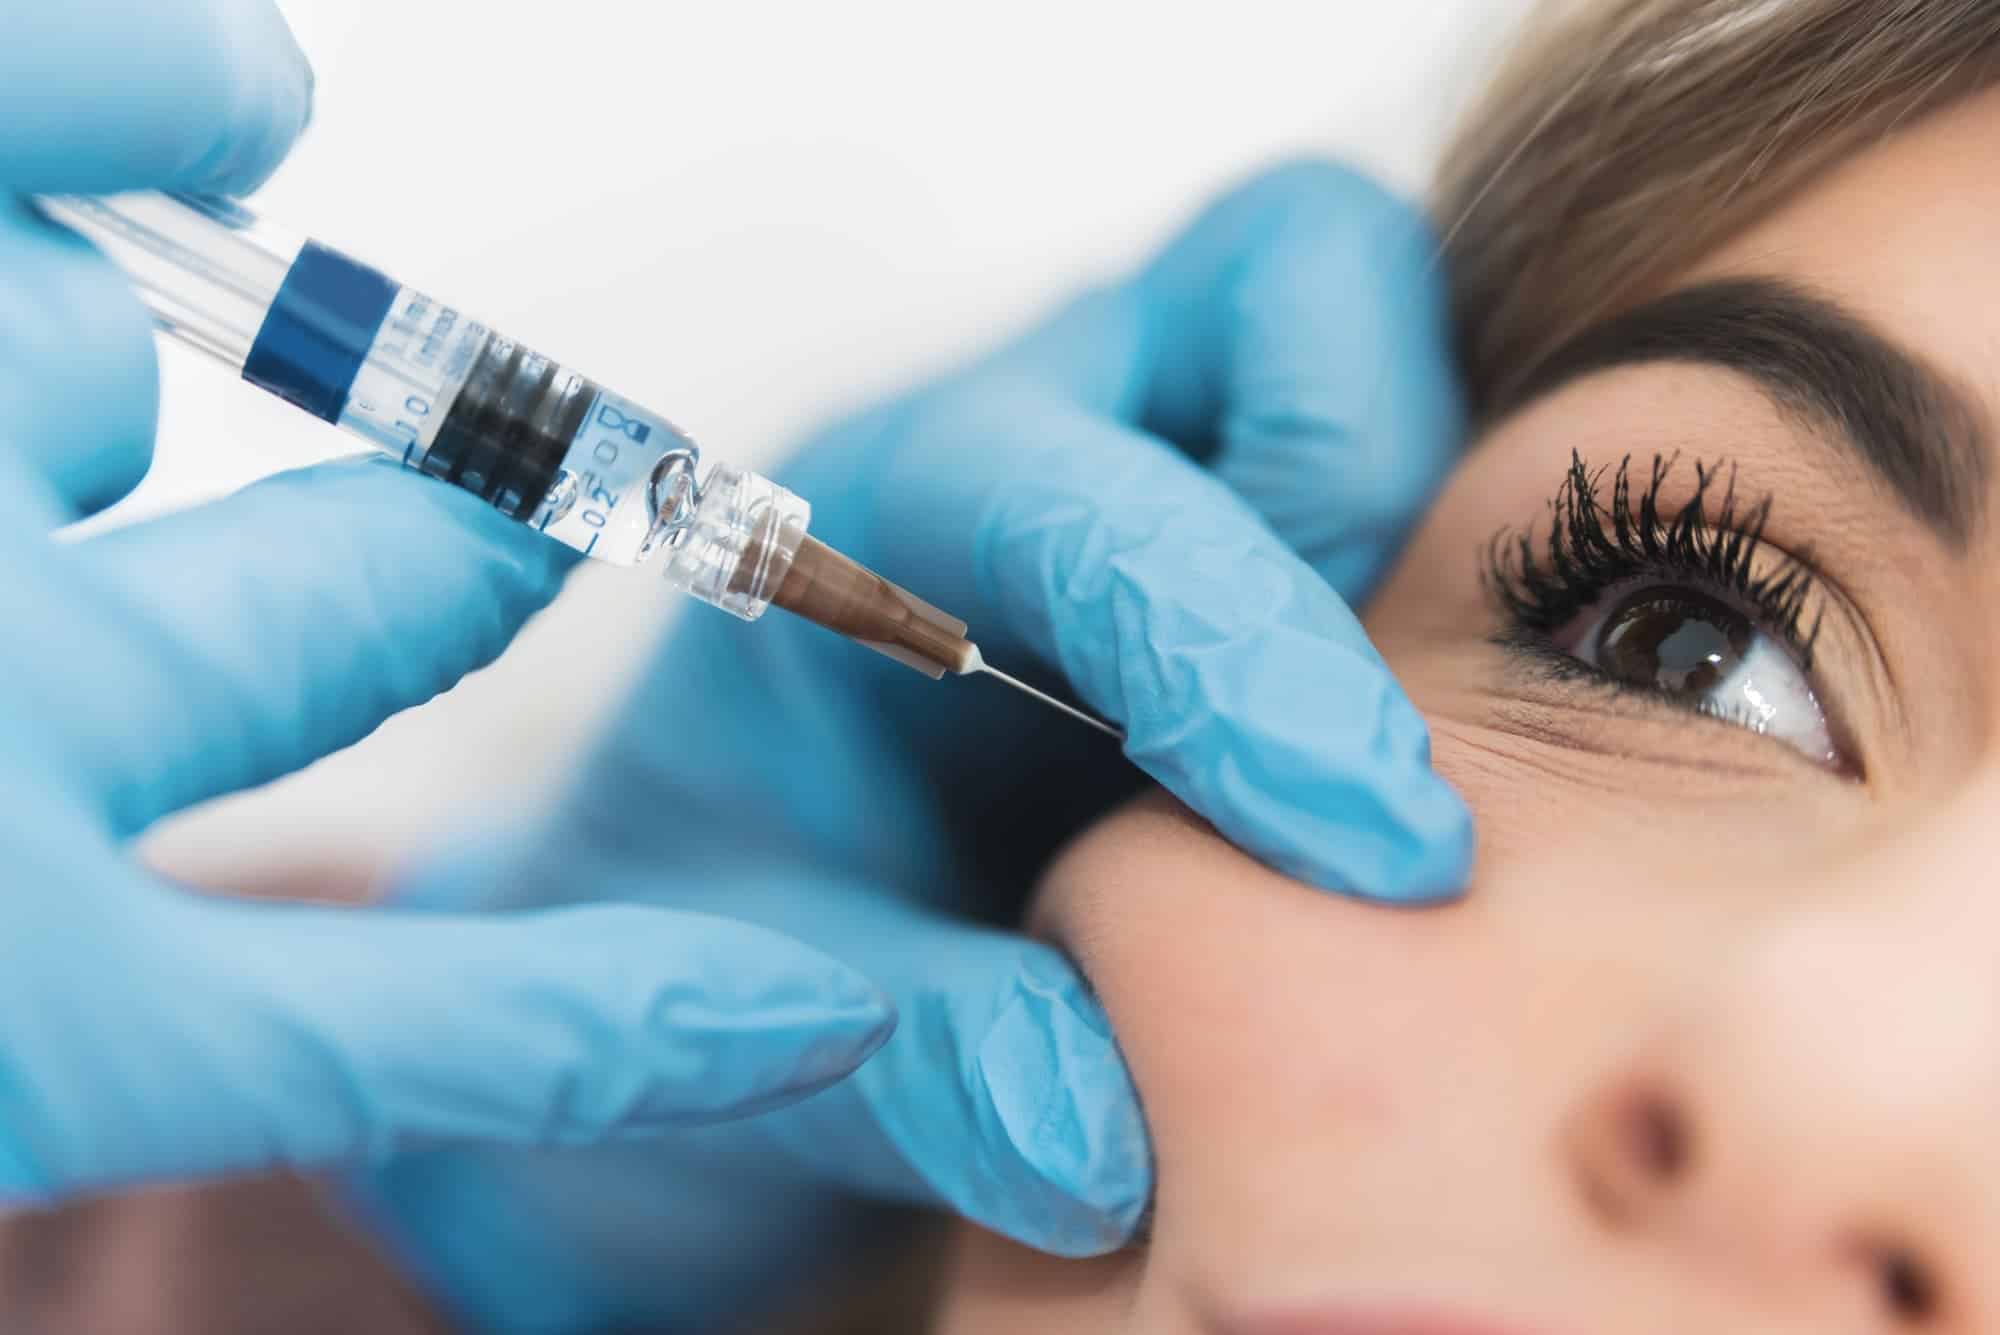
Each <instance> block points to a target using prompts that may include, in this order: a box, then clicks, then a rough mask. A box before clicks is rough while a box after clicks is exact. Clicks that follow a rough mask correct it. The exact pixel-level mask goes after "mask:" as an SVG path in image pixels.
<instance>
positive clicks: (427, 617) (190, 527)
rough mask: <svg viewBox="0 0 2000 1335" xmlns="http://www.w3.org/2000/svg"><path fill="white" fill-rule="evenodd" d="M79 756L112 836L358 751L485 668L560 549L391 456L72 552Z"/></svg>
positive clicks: (348, 464) (532, 604) (531, 606)
mask: <svg viewBox="0 0 2000 1335" xmlns="http://www.w3.org/2000/svg"><path fill="white" fill-rule="evenodd" d="M75 555H76V558H77V560H78V561H79V562H80V563H81V565H82V569H83V572H84V574H85V576H86V578H87V581H88V583H89V585H90V586H91V587H92V588H93V589H95V590H96V592H97V593H98V594H99V595H100V596H99V597H98V599H97V600H96V601H95V602H94V603H93V605H91V606H83V605H81V604H78V605H75V606H71V607H69V608H67V609H66V610H65V611H64V612H63V613H62V614H61V615H65V616H67V617H68V618H69V620H70V622H71V624H68V625H66V626H64V627H62V628H60V629H61V633H60V635H58V636H57V637H56V638H54V639H52V641H51V642H52V643H60V644H64V645H66V646H73V647H72V648H71V652H73V653H79V654H82V655H85V656H83V657H81V658H79V661H81V662H87V663H89V664H91V666H92V674H91V684H90V690H91V695H90V699H89V700H88V701H79V702H77V706H78V708H79V709H84V708H87V709H88V711H89V712H88V713H87V714H86V715H81V716H79V717H77V718H76V719H75V720H74V723H73V725H72V726H73V727H74V729H75V730H76V732H77V734H78V736H77V745H76V747H75V752H76V754H77V755H78V756H79V757H80V758H84V759H85V762H86V767H87V770H86V772H87V773H88V775H89V777H90V778H91V780H93V784H94V788H93V790H94V791H96V792H97V793H99V794H101V795H102V797H103V800H104V802H105V803H106V806H107V810H108V811H109V813H110V816H111V819H112V821H113V824H114V826H115V828H116V829H117V830H119V831H120V832H121V833H130V832H133V831H136V830H139V829H142V828H144V827H145V826H146V825H147V824H149V823H151V822H152V821H153V820H155V819H157V818H158V817H159V816H161V815H163V814H165V813H167V812H170V811H174V810H178V809H179V808H181V807H184V806H187V805H189V804H191V803H193V802H197V801H200V800H202V799H204V798H207V797H212V796H215V795H217V794H220V793H226V792H232V791H235V790H237V789H240V788H245V787H249V786H251V785H254V784H258V783H262V782H265V781H267V780H269V779H273V778H276V777H278V776H279V775H282V774H286V773H289V772H290V771H292V770H294V769H297V768H299V767H300V766H302V765H305V764H307V763H309V762H311V761H313V760H316V759H318V758H319V757H320V756H323V755H326V754H328V753H330V752H332V751H335V750H338V749H340V748H341V747H344V746H347V745H349V744H350V743H353V742H355V741H358V740H360V739H361V738H362V737H364V736H366V735H367V734H368V733H369V732H371V731H373V730H374V729H375V728H376V727H377V726H378V725H379V724H380V723H381V722H382V721H383V720H384V719H387V718H388V717H389V716H390V715H392V714H395V713H397V712H398V711H400V710H403V709H406V708H409V707H410V706H412V705H416V704H421V703H422V702H423V701H425V700H428V699H430V698H431V697H432V696H433V695H436V694H437V693H438V692H440V691H443V690H445V689H447V688H448V687H450V686H452V685H453V684H454V683H456V682H457V681H458V679H459V678H460V677H462V676H464V675H465V674H466V673H468V672H471V671H473V670H474V669H476V668H479V667H482V666H484V665H485V664H487V663H489V662H491V661H492V660H493V659H494V658H495V657H497V656H498V655H499V653H500V651H501V650H502V649H504V648H505V647H506V645H507V644H508V642H509V641H510V640H511V639H512V638H513V636H514V634H515V633H516V632H517V631H519V630H520V628H521V626H522V625H523V624H524V623H525V622H526V621H527V619H528V618H529V617H530V616H531V615H532V614H533V613H535V612H536V611H538V610H539V609H540V608H541V607H542V606H543V605H544V604H545V603H546V602H547V601H548V600H549V599H550V598H551V597H553V596H554V594H555V592H556V590H557V588H558V587H559V586H560V583H561V579H562V576H563V573H564V572H565V571H566V570H567V569H568V568H569V567H570V565H571V564H572V563H573V559H574V557H573V554H572V553H570V552H569V550H568V549H567V548H565V547H563V546H561V545H560V544H558V543H555V542H551V541H549V540H548V539H546V538H543V537H541V536H539V535H538V534H535V533H533V532H532V531H530V530H528V529H527V528H525V527H523V526H522V525H520V524H517V523H515V522H513V521H511V520H508V519H506V518H503V517H502V516H501V515H500V514H498V513H497V512H496V511H494V510H492V509H490V508H489V507H487V506H485V505H483V504H481V503H480V502H479V501H478V500H477V499H476V498H475V497H473V496H471V495H469V494H468V493H465V492H462V491H460V490H458V489H457V488H454V487H450V486H445V485H442V484H440V483H437V482H433V481H430V480H428V479H424V478H420V477H417V476H414V475H411V474H408V473H405V472H404V471H402V470H401V469H399V468H397V467H396V465H395V464H393V463H390V462H387V461H381V462H378V461H373V460H369V461H352V460H350V461H345V462H339V463H333V464H327V465H322V466H320V467H316V468H309V469H303V470H300V471H297V472H291V473H284V474H280V475H278V476H276V477H272V478H268V479H265V480H264V481H262V482H259V483H257V484H256V485H254V486H251V487H249V488H247V489H245V490H244V491H241V492H238V493H237V494H236V495H234V496H230V497H227V498H225V499H223V500H220V501H217V502H215V503H213V504H210V505H205V506H200V507H198V508H195V509H192V510H187V511H183V512H181V513H178V514H174V515H169V516H167V517H165V518H162V519H159V520H155V521H152V522H150V523H146V524H140V525H135V526H132V527H130V528H124V529H118V530H115V531H113V532H110V533H107V534H104V535H102V536H100V537H96V538H93V539H90V540H89V541H86V542H84V543H81V544H79V545H78V547H77V549H76V553H75Z"/></svg>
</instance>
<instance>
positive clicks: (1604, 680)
mask: <svg viewBox="0 0 2000 1335" xmlns="http://www.w3.org/2000/svg"><path fill="white" fill-rule="evenodd" d="M1674 464H1675V460H1674V459H1673V458H1671V457H1656V458H1655V459H1654V460H1653V464H1652V469H1651V472H1650V474H1649V475H1648V476H1647V478H1646V480H1645V482H1644V484H1643V488H1642V489H1641V490H1638V491H1636V492H1635V490H1634V485H1633V477H1632V461H1631V459H1630V458H1629V457H1627V458H1626V459H1624V460H1623V461H1621V462H1620V463H1619V465H1618V467H1617V469H1616V471H1615V472H1610V470H1606V469H1599V470H1597V471H1595V472H1593V471H1592V470H1590V469H1589V468H1588V467H1586V466H1585V464H1584V463H1583V460H1582V459H1581V458H1580V457H1578V456H1575V455H1572V456H1571V460H1570V467H1569V472H1568V474H1567V475H1566V476H1565V478H1564V480H1563V483H1562V486H1561V487H1560V489H1559V490H1558V491H1557V493H1556V497H1555V500H1554V502H1553V504H1552V507H1551V508H1552V509H1553V511H1554V516H1553V522H1552V523H1551V524H1550V525H1549V528H1548V532H1547V536H1546V538H1545V539H1542V540H1540V541H1538V540H1537V539H1536V538H1535V537H1533V536H1530V535H1529V534H1527V533H1521V532H1503V533H1501V534H1500V535H1498V536H1496V537H1495V538H1494V539H1493V541H1492V543H1491V544H1490V545H1489V547H1488V550H1487V553H1486V556H1487V560H1486V569H1485V580H1484V582H1485V585H1486V589H1487V592H1488V594H1489V596H1490V598H1491V599H1492V601H1493V603H1494V604H1495V606H1496V607H1497V609H1498V610H1499V612H1500V614H1501V617H1502V620H1503V626H1502V629H1501V632H1500V634H1499V635H1497V636H1496V637H1495V639H1496V642H1497V643H1499V644H1500V645H1502V646H1503V647H1505V648H1506V649H1507V650H1509V651H1510V652H1511V653H1513V654H1514V655H1515V656H1516V658H1517V659H1519V660H1522V661H1525V662H1529V663H1532V664H1534V665H1535V666H1536V667H1537V668H1539V669H1540V670H1541V671H1543V672H1544V673H1546V674H1547V675H1548V676H1550V677H1552V678H1560V679H1565V680H1570V681H1578V682H1584V683H1588V684H1591V685H1595V686H1598V687H1601V688H1604V689H1608V690H1612V691H1616V692H1620V693H1624V694H1629V695H1635V696H1638V697H1643V698H1645V699H1648V700H1652V701H1657V702H1660V703H1663V704H1666V705H1670V706H1673V707H1675V708H1679V709H1683V710H1687V711H1690V712H1692V713H1695V714H1699V715H1704V716H1707V717H1710V718H1714V719H1719V720H1721V721H1723V722H1726V723H1729V724H1733V725H1735V726H1737V727H1741V728H1744V729H1746V730H1748V731H1750V732H1753V733H1757V734H1759V735H1763V736H1768V737H1771V738H1773V739H1774V740H1777V741H1781V742H1784V743H1786V744H1788V745H1789V746H1790V747H1791V748H1792V749H1794V750H1795V751H1797V752H1799V753H1800V754H1802V755H1804V756H1805V757H1806V758H1807V759H1809V760H1812V761H1813V762H1814V763H1816V764H1818V765H1821V766H1823V767H1825V768H1828V769H1831V770H1833V771H1835V772H1837V773H1841V774H1844V775H1848V776H1850V777H1858V776H1859V773H1860V767H1859V765H1858V764H1857V763H1856V761H1855V759H1854V757H1853V753H1852V750H1851V748H1850V747H1847V746H1845V745H1843V742H1842V738H1841V737H1840V735H1839V732H1840V730H1839V729H1838V728H1837V727H1836V726H1835V724H1834V721H1833V720H1832V719H1831V718H1830V717H1829V715H1828V712H1827V710H1826V708H1825V706H1824V705H1823V704H1822V702H1821V700H1820V698H1819V694H1818V691H1817V689H1816V687H1815V685H1814V676H1815V674H1814V672H1813V650H1814V647H1815V645H1816V643H1817V641H1818V638H1819V629H1820V612H1819V611H1815V612H1814V613H1813V614H1812V616H1811V619H1810V620H1808V616H1807V613H1808V608H1809V606H1817V607H1818V608H1819V609H1821V610H1822V611H1823V609H1824V603H1823V602H1822V601H1820V600H1818V599H1816V598H1815V597H1814V594H1815V591H1816V588H1817V585H1816V582H1815V579H1814V576H1813V574H1812V572H1811V570H1810V569H1809V568H1808V567H1807V566H1806V565H1805V563H1804V562H1803V561H1802V560H1800V559H1797V558H1794V557H1789V556H1787V557H1784V558H1782V559H1777V560H1774V559H1773V556H1772V554H1771V553H1770V551H1769V550H1768V549H1767V547H1766V544H1765V542H1764V529H1765V525H1766V523H1767V522H1768V520H1769V518H1770V513H1771V502H1770V500H1769V499H1768V498H1767V499H1765V500H1762V501H1759V502H1758V503H1756V504H1754V505H1751V506H1748V507H1740V506H1739V505H1738V503H1737V498H1736V485H1735V472H1734V470H1733V469H1728V468H1721V467H1710V466H1707V465H1703V464H1699V463H1697V464H1696V465H1695V466H1694V488H1693V494H1692V495H1691V496H1690V497H1689V498H1688V499H1687V501H1686V502H1685V503H1683V504H1682V505H1681V506H1680V508H1679V509H1677V510H1674V511H1673V512H1672V513H1670V514H1669V513H1666V512H1663V511H1662V509H1661V505H1660V496H1661V493H1662V491H1663V490H1664V488H1665V486H1666V483H1667V480H1668V477H1669V476H1670V474H1671V473H1672V471H1673V468H1674ZM1607 472H1610V477H1609V485H1608V487H1607V486H1606V485H1605V483H1606V474H1607ZM1606 490H1608V491H1609V494H1610V501H1609V503H1608V504H1607V503H1605V502H1603V501H1600V500H1599V499H1598V497H1599V495H1600V493H1601V492H1603V491H1606Z"/></svg>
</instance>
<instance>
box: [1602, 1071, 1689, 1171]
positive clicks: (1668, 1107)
mask: <svg viewBox="0 0 2000 1335" xmlns="http://www.w3.org/2000/svg"><path fill="white" fill-rule="evenodd" d="M1618 1115H1619V1118H1620V1120H1621V1122H1622V1126H1621V1127H1620V1134H1621V1135H1622V1137H1623V1138H1624V1141H1625V1144H1626V1152H1627V1153H1628V1154H1629V1155H1630V1156H1631V1158H1632V1160H1633V1162H1634V1163H1635V1164H1636V1165H1637V1167H1638V1168H1639V1170H1640V1172H1641V1173H1642V1174H1643V1175H1644V1176H1646V1177H1648V1178H1650V1179H1652V1180H1653V1181H1654V1182H1656V1183H1658V1184H1660V1185H1662V1186H1668V1185H1671V1184H1673V1183H1675V1182H1678V1181H1680V1180H1681V1179H1682V1178H1683V1177H1685V1176H1686V1175H1687V1174H1688V1172H1689V1171H1690V1169H1691V1168H1692V1166H1693V1161H1694V1135H1693V1131H1692V1128H1691V1127H1690V1125H1689V1122H1688V1117H1687V1113H1686V1111H1685V1110H1684V1109H1683V1108H1682V1106H1681V1104H1680V1103H1679V1101H1678V1100H1676V1099H1674V1098H1673V1097H1672V1096H1670V1095H1668V1094H1665V1093H1662V1092H1660V1091H1658V1090H1642V1091H1640V1092H1638V1093H1636V1094H1633V1095H1630V1096H1628V1097H1627V1099H1626V1100H1625V1106H1624V1107H1623V1108H1622V1109H1620V1110H1619V1114H1618Z"/></svg>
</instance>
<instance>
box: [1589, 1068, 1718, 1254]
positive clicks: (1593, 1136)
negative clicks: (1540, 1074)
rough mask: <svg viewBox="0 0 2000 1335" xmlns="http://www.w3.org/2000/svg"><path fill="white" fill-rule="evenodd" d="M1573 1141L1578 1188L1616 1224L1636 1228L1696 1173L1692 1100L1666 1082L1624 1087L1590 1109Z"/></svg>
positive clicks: (1593, 1207) (1605, 1218)
mask: <svg viewBox="0 0 2000 1335" xmlns="http://www.w3.org/2000/svg"><path fill="white" fill-rule="evenodd" d="M1578 1131H1579V1133H1580V1134H1579V1135H1578V1136H1577V1137H1576V1138H1575V1139H1574V1140H1573V1141H1572V1142H1571V1144H1572V1147H1573V1157H1572V1163H1573V1166H1574V1168H1575V1170H1576V1180H1577V1185H1578V1187H1579V1188H1580V1190H1581V1192H1582V1195H1583V1198H1584V1200H1585V1201H1586V1203H1587V1204H1588V1205H1589V1206H1590V1208H1591V1211H1592V1212H1593V1213H1594V1214H1596V1215H1597V1216H1598V1217H1599V1218H1600V1219H1602V1220H1603V1221H1604V1222H1605V1223H1607V1224H1609V1225H1611V1226H1612V1227H1614V1228H1620V1229H1623V1228H1630V1227H1634V1226H1636V1225H1639V1224H1641V1223H1643V1222H1644V1221H1645V1219H1646V1218H1647V1217H1648V1216H1649V1215H1650V1214H1652V1213H1653V1212H1654V1211H1656V1210H1657V1209H1659V1208H1660V1207H1662V1206H1663V1205H1664V1204H1666V1202H1667V1201H1668V1199H1669V1198H1670V1197H1673V1196H1674V1195H1675V1194H1676V1191H1677V1188H1679V1187H1681V1186H1682V1185H1683V1184H1685V1183H1686V1182H1687V1181H1688V1179H1689V1178H1690V1177H1691V1176H1692V1174H1693V1173H1694V1170H1695V1160H1696V1155H1697V1153H1698V1152H1699V1148H1700V1147H1699V1144H1698V1142H1697V1138H1696V1127H1695V1121H1694V1118H1693V1116H1692V1114H1691V1112H1690V1110H1689V1107H1688V1104H1687V1101H1686V1100H1685V1099H1683V1098H1681V1097H1680V1096H1679V1095H1678V1094H1676V1093H1674V1092H1673V1091H1671V1090H1669V1089H1667V1088H1666V1087H1664V1086H1662V1085H1660V1084H1658V1083H1654V1082H1650V1081H1649V1082H1647V1083H1645V1084H1627V1085H1625V1086H1624V1087H1622V1088H1620V1089H1617V1090H1615V1091H1613V1092H1611V1093H1609V1094H1608V1095H1607V1096H1606V1097H1604V1098H1603V1099H1602V1100H1601V1101H1599V1102H1598V1103H1597V1104H1596V1106H1595V1108H1594V1109H1593V1110H1591V1111H1590V1112H1589V1113H1588V1114H1587V1115H1586V1116H1585V1117H1584V1119H1583V1121H1582V1123H1581V1125H1580V1126H1579V1127H1578Z"/></svg>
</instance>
